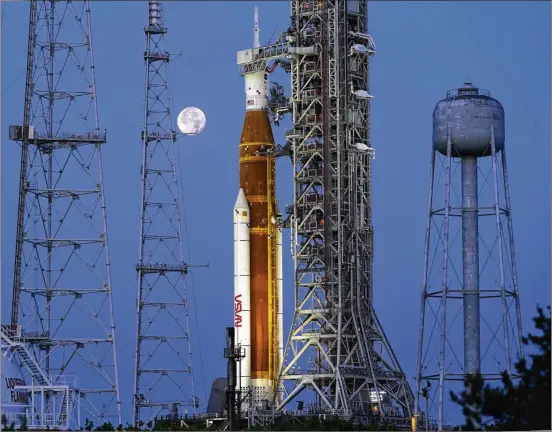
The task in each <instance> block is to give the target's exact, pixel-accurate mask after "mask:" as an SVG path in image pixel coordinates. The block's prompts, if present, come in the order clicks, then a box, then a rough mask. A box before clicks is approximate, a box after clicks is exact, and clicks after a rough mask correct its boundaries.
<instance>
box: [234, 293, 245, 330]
mask: <svg viewBox="0 0 552 432" xmlns="http://www.w3.org/2000/svg"><path fill="white" fill-rule="evenodd" d="M241 296H242V295H241V294H238V295H237V296H236V297H234V327H241V326H242V316H241V312H242V310H243V309H242V301H241Z"/></svg>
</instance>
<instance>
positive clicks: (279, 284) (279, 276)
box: [274, 201, 284, 405]
mask: <svg viewBox="0 0 552 432" xmlns="http://www.w3.org/2000/svg"><path fill="white" fill-rule="evenodd" d="M276 219H277V220H278V226H277V228H276V291H277V293H278V310H277V315H276V316H277V324H278V369H279V370H280V369H281V367H282V364H283V362H284V283H283V270H282V223H281V222H282V213H281V212H280V206H279V205H278V201H276ZM278 376H279V372H278ZM276 384H277V383H274V385H276ZM276 394H277V398H276V401H277V404H278V405H279V404H280V403H282V402H283V396H284V392H283V386H282V383H280V388H277V389H276Z"/></svg>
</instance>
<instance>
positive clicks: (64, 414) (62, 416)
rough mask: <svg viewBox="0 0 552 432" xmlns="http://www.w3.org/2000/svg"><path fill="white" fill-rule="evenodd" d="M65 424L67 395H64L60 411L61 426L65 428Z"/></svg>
mask: <svg viewBox="0 0 552 432" xmlns="http://www.w3.org/2000/svg"><path fill="white" fill-rule="evenodd" d="M65 423H67V393H64V394H63V402H62V403H61V409H60V410H59V425H60V426H62V427H63V425H64V424H65Z"/></svg>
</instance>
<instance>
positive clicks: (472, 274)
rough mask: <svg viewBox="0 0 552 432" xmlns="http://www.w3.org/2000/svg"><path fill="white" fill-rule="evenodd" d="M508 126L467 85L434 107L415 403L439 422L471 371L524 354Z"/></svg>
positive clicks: (490, 375)
mask: <svg viewBox="0 0 552 432" xmlns="http://www.w3.org/2000/svg"><path fill="white" fill-rule="evenodd" d="M504 125H505V122H504V109H503V107H502V105H501V104H500V102H498V101H497V100H496V99H493V98H492V97H491V96H490V93H489V92H488V91H484V90H481V89H478V88H476V87H474V86H473V85H472V84H471V83H465V84H464V85H463V86H462V87H461V88H459V89H456V90H451V91H449V92H447V95H446V98H445V99H443V100H441V101H440V102H439V103H438V104H437V105H436V107H435V110H434V111H433V148H432V156H431V175H430V185H429V209H428V223H427V230H426V241H425V257H424V276H423V277H424V279H423V288H422V302H421V317H420V334H419V347H418V368H417V375H416V384H417V395H416V407H417V408H416V409H418V407H419V408H420V409H421V410H422V411H424V413H425V415H426V418H425V420H427V418H428V417H433V418H436V419H437V426H438V428H439V430H442V428H443V425H444V418H446V417H448V412H447V411H449V410H456V411H458V407H457V406H456V407H455V406H453V404H452V403H450V404H451V405H449V403H448V402H447V401H449V400H450V396H449V391H451V390H452V391H454V392H456V393H458V392H460V391H462V389H463V381H464V378H465V377H466V376H467V375H470V374H476V373H481V374H482V375H483V377H484V379H485V380H486V381H490V380H497V379H500V373H501V372H502V371H504V370H505V371H508V372H509V373H511V374H512V375H513V376H514V377H515V368H514V364H515V362H516V361H517V360H518V359H519V358H520V357H521V356H523V345H522V343H521V317H520V307H519V295H518V284H517V273H516V260H515V253H514V234H513V228H512V221H511V204H510V194H509V189H508V174H507V170H506V152H505V145H504V143H505V127H504ZM424 390H425V391H424ZM420 402H425V403H424V404H420ZM419 419H421V417H419ZM426 425H427V423H426ZM422 426H423V423H422V424H420V427H422Z"/></svg>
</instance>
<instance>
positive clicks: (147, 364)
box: [133, 0, 198, 425]
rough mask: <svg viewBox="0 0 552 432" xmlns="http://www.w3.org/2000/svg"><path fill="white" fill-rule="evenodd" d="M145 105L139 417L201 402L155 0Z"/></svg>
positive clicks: (159, 7)
mask: <svg viewBox="0 0 552 432" xmlns="http://www.w3.org/2000/svg"><path fill="white" fill-rule="evenodd" d="M144 32H145V35H146V50H145V52H144V61H145V66H146V76H145V109H144V129H143V131H142V166H141V182H142V200H141V201H142V204H141V214H140V253H139V261H138V264H137V265H136V271H137V273H138V293H137V301H136V306H137V309H136V315H137V340H136V359H135V361H136V363H135V378H134V396H133V408H134V410H133V423H134V424H135V425H140V424H142V423H143V424H147V423H148V422H149V421H151V420H153V418H154V417H156V416H158V415H162V414H165V415H167V414H169V415H174V416H177V415H179V409H187V408H197V406H198V401H197V398H196V397H195V393H194V380H193V374H192V351H191V342H190V335H189V316H188V305H187V290H186V286H185V283H184V276H185V275H186V274H187V272H188V265H187V264H186V263H184V256H183V249H182V234H181V221H180V204H179V196H178V182H177V167H176V162H177V161H176V155H175V140H176V139H177V135H176V131H175V130H174V129H173V127H172V117H171V116H172V110H171V98H170V91H169V84H168V69H169V62H170V61H171V56H170V54H169V53H168V52H167V51H166V50H165V35H166V33H167V28H166V27H165V26H164V19H163V4H162V2H161V1H155V0H151V1H149V22H148V25H147V26H146V27H145V28H144Z"/></svg>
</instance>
